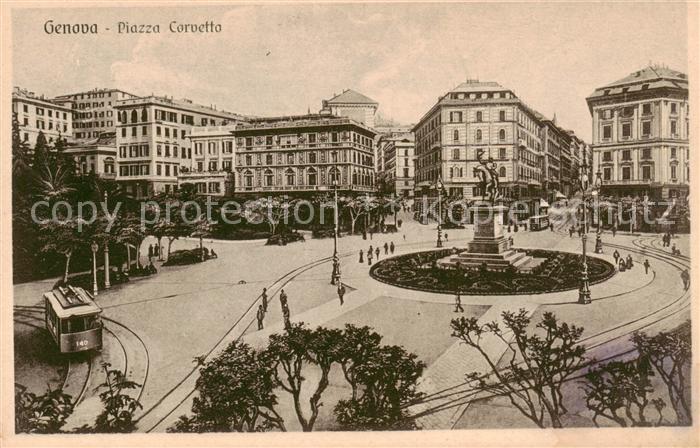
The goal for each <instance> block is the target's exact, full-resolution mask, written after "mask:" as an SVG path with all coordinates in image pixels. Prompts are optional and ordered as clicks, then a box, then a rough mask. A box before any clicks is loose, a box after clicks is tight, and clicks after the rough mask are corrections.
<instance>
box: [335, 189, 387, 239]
mask: <svg viewBox="0 0 700 448" xmlns="http://www.w3.org/2000/svg"><path fill="white" fill-rule="evenodd" d="M339 202H340V206H341V207H342V208H343V209H344V210H347V212H348V215H349V216H350V233H351V234H354V233H355V225H356V223H357V221H358V220H359V219H360V218H361V217H362V216H366V215H369V213H370V212H371V211H372V210H374V209H376V208H377V207H378V206H379V203H378V202H377V200H376V199H373V198H370V197H368V196H366V195H365V196H358V197H355V198H353V197H349V196H346V197H342V198H340V199H339Z"/></svg>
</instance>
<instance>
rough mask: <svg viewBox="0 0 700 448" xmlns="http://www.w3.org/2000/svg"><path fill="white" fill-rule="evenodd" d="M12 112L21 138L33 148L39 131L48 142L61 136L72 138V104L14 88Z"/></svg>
mask: <svg viewBox="0 0 700 448" xmlns="http://www.w3.org/2000/svg"><path fill="white" fill-rule="evenodd" d="M12 112H13V114H15V115H16V117H17V121H18V123H19V130H20V138H21V139H22V140H23V141H25V142H27V144H28V145H29V147H30V148H31V149H34V146H35V145H36V139H37V137H38V136H39V132H43V134H44V136H45V137H46V141H47V142H48V143H53V142H54V141H55V140H56V139H58V138H59V137H61V138H65V139H67V140H70V137H71V130H72V123H73V118H72V116H71V108H70V106H69V105H68V106H67V105H66V104H65V103H64V104H57V103H56V102H54V101H52V100H49V99H47V98H45V97H44V95H41V96H39V95H36V94H35V93H34V92H30V91H28V90H26V89H21V88H19V87H15V88H14V89H13V90H12Z"/></svg>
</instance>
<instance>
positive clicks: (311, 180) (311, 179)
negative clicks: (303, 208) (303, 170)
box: [308, 168, 316, 185]
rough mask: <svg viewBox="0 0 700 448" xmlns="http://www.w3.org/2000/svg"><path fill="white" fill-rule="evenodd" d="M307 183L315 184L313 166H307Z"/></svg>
mask: <svg viewBox="0 0 700 448" xmlns="http://www.w3.org/2000/svg"><path fill="white" fill-rule="evenodd" d="M308 179H309V180H308V184H309V185H316V170H315V169H313V168H309V171H308Z"/></svg>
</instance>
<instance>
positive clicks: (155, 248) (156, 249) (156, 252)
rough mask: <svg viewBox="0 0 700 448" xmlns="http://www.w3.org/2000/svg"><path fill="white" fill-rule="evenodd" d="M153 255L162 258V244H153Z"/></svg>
mask: <svg viewBox="0 0 700 448" xmlns="http://www.w3.org/2000/svg"><path fill="white" fill-rule="evenodd" d="M153 256H154V257H159V258H160V244H156V245H155V246H153Z"/></svg>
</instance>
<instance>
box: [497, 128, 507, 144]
mask: <svg viewBox="0 0 700 448" xmlns="http://www.w3.org/2000/svg"><path fill="white" fill-rule="evenodd" d="M498 139H499V140H500V141H504V140H505V139H506V130H505V129H501V130H500V131H498Z"/></svg>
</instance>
